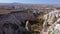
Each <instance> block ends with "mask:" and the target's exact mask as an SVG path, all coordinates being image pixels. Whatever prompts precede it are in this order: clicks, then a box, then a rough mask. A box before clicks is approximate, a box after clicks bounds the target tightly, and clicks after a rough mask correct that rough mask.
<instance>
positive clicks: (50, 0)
mask: <svg viewBox="0 0 60 34" xmlns="http://www.w3.org/2000/svg"><path fill="white" fill-rule="evenodd" d="M14 2H16V3H30V4H60V0H0V3H14Z"/></svg>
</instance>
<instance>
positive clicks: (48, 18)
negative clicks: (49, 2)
mask: <svg viewBox="0 0 60 34" xmlns="http://www.w3.org/2000/svg"><path fill="white" fill-rule="evenodd" d="M59 18H60V10H54V11H52V12H50V13H48V14H46V15H44V19H45V21H44V24H43V31H44V32H45V33H46V34H53V32H54V33H55V31H56V30H55V31H54V29H55V27H56V26H57V25H58V24H57V23H58V22H59V20H60V19H59ZM55 23H56V24H55ZM48 25H49V26H48ZM55 25H56V26H55ZM45 33H43V34H45ZM55 34H58V32H56V33H55Z"/></svg>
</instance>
